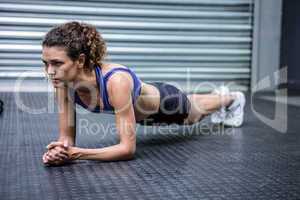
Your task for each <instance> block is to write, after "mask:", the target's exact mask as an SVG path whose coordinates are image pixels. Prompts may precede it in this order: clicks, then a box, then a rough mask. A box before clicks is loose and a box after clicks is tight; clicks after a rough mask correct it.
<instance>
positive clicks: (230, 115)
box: [223, 92, 246, 127]
mask: <svg viewBox="0 0 300 200" xmlns="http://www.w3.org/2000/svg"><path fill="white" fill-rule="evenodd" d="M230 94H231V95H234V96H236V98H235V100H234V101H233V102H232V104H231V105H230V106H229V107H228V108H227V112H226V117H225V120H224V122H223V123H224V125H227V126H233V127H239V126H241V125H242V124H243V122H244V107H245V104H246V98H245V95H244V94H243V93H242V92H231V93H230Z"/></svg>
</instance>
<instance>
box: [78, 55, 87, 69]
mask: <svg viewBox="0 0 300 200" xmlns="http://www.w3.org/2000/svg"><path fill="white" fill-rule="evenodd" d="M84 64H85V55H84V54H83V53H81V54H80V55H79V57H78V65H79V68H83V67H84Z"/></svg>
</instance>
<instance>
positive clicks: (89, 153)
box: [69, 72, 136, 161]
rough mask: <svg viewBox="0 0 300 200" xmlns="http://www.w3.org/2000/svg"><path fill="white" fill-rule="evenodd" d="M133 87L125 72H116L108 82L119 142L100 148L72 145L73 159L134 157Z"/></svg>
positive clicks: (70, 153) (123, 158) (103, 159)
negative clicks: (84, 147)
mask: <svg viewBox="0 0 300 200" xmlns="http://www.w3.org/2000/svg"><path fill="white" fill-rule="evenodd" d="M132 88H133V83H132V79H131V78H130V77H128V74H125V73H124V72H120V73H116V74H114V75H113V76H111V78H110V79H109V82H108V92H109V97H110V98H109V100H110V104H111V105H112V106H113V107H114V109H115V119H116V127H117V132H118V135H119V138H120V142H119V144H117V145H113V146H109V147H105V148H99V149H83V148H77V147H71V148H69V155H70V158H71V159H73V160H74V159H91V160H102V161H112V160H126V159H131V158H132V157H133V155H134V153H135V149H136V135H135V127H136V122H135V115H134V109H133V105H132V97H131V91H132Z"/></svg>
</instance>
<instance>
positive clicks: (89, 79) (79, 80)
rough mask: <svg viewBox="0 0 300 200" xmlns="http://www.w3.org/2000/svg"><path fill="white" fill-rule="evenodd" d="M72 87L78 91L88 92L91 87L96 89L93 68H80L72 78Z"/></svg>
mask: <svg viewBox="0 0 300 200" xmlns="http://www.w3.org/2000/svg"><path fill="white" fill-rule="evenodd" d="M74 88H75V89H76V91H79V92H83V93H85V92H90V91H91V89H95V88H96V89H98V85H97V80H96V73H95V70H92V71H91V72H85V71H84V70H82V71H81V72H80V73H79V74H78V75H77V77H76V79H75V80H74Z"/></svg>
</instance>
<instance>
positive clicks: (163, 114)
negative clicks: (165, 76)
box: [138, 82, 191, 125]
mask: <svg viewBox="0 0 300 200" xmlns="http://www.w3.org/2000/svg"><path fill="white" fill-rule="evenodd" d="M149 84H151V85H153V86H155V87H156V88H157V89H158V90H159V93H160V106H159V111H158V112H157V113H154V114H152V115H150V116H148V117H147V118H146V119H144V120H142V121H140V122H138V123H140V124H141V125H164V124H165V125H168V124H172V123H175V124H183V122H184V119H185V118H187V116H188V114H189V111H190V109H191V102H190V101H189V99H188V98H187V96H186V94H184V93H183V92H181V91H180V90H179V89H177V88H176V87H175V86H173V85H170V84H167V83H163V82H151V83H149Z"/></svg>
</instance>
